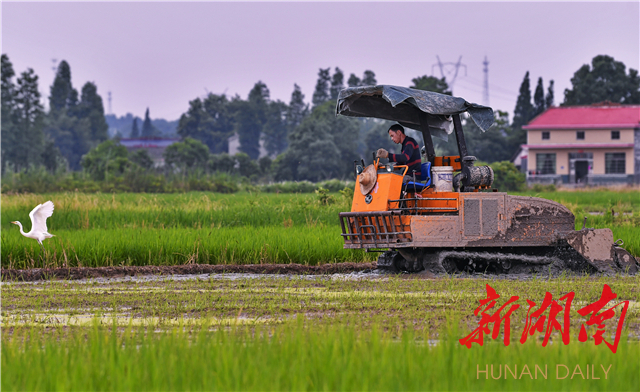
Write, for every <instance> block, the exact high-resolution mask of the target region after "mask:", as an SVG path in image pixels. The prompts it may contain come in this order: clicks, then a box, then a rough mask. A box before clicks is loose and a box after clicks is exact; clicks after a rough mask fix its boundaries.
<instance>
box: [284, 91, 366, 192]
mask: <svg viewBox="0 0 640 392" xmlns="http://www.w3.org/2000/svg"><path fill="white" fill-rule="evenodd" d="M358 128H359V125H358V121H357V119H353V118H347V117H344V116H336V115H335V106H334V104H333V102H325V103H324V104H322V105H320V106H317V107H315V108H314V109H313V110H312V111H311V114H310V115H309V116H308V117H306V118H305V119H304V120H303V121H302V123H301V124H300V126H298V127H297V128H296V129H295V130H293V131H292V132H291V133H290V134H289V149H288V150H287V152H286V153H284V154H282V155H280V156H278V157H277V158H276V160H275V161H274V163H273V164H274V170H275V175H276V179H278V180H281V179H293V180H309V181H321V180H326V179H330V178H345V177H347V176H349V175H350V174H351V171H352V169H353V160H354V159H357V158H358V156H357V152H356V140H357V139H358Z"/></svg>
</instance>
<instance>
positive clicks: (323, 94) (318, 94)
mask: <svg viewBox="0 0 640 392" xmlns="http://www.w3.org/2000/svg"><path fill="white" fill-rule="evenodd" d="M330 70H331V68H325V69H322V68H320V70H319V71H318V80H317V81H316V88H315V90H314V92H313V98H312V99H311V102H312V103H313V107H314V108H315V107H316V106H319V105H322V104H323V103H325V102H327V101H328V100H329V99H330V98H331V95H330V92H329V83H330V81H331V76H330V75H329V71H330Z"/></svg>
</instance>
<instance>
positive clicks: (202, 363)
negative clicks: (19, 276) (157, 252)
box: [1, 276, 640, 391]
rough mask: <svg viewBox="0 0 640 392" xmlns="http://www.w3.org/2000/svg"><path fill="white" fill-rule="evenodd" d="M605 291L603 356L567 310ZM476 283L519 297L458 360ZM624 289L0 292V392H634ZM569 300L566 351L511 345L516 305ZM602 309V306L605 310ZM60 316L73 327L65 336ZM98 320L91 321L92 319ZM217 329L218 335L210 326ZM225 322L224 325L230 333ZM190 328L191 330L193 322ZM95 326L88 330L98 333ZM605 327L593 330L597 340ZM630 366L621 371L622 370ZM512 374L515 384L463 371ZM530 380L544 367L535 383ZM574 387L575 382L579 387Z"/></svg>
mask: <svg viewBox="0 0 640 392" xmlns="http://www.w3.org/2000/svg"><path fill="white" fill-rule="evenodd" d="M605 283H607V284H609V285H610V286H611V287H612V289H613V291H614V292H616V293H617V294H618V296H619V297H618V299H617V300H629V301H631V302H632V303H635V306H632V307H631V308H630V309H629V312H628V314H627V318H626V319H625V331H624V333H623V340H622V342H621V343H620V345H619V347H618V352H617V353H616V354H612V353H611V351H609V350H608V349H607V348H606V347H604V345H601V346H595V345H594V344H593V341H589V342H587V343H584V344H582V343H579V342H578V341H577V332H578V330H579V326H580V324H581V323H583V322H585V321H586V318H584V317H581V316H579V315H578V314H577V312H576V311H577V309H578V308H579V307H581V306H584V305H585V304H587V303H591V302H594V301H596V300H597V299H599V297H600V293H601V291H602V287H603V285H604V284H605ZM486 284H490V285H491V286H492V287H493V288H495V289H496V291H497V292H498V293H499V294H500V295H501V298H500V300H499V304H501V303H503V302H504V300H505V299H506V298H509V297H510V296H511V295H518V296H520V300H519V302H518V303H519V304H520V305H521V308H520V309H518V310H517V311H516V312H514V314H513V316H512V327H511V328H512V342H511V344H510V345H509V346H507V347H505V346H504V345H503V344H502V341H501V339H500V338H499V339H498V340H496V341H493V340H491V339H488V341H486V342H485V345H484V346H482V347H480V346H477V345H475V346H473V347H472V348H471V349H467V348H466V347H463V346H461V345H460V343H459V342H458V339H460V338H462V337H464V336H466V335H467V334H469V333H470V332H471V330H472V329H473V328H475V326H477V322H478V321H479V317H475V316H473V310H474V309H475V308H476V307H477V305H478V300H479V299H481V298H484V294H485V285H486ZM639 288H640V284H639V282H638V277H617V278H614V277H597V278H594V277H582V278H563V277H561V278H557V279H535V278H534V279H532V280H529V281H526V282H522V281H510V280H505V279H491V280H489V279H405V278H401V277H396V276H392V277H387V276H382V277H379V278H376V279H363V280H346V279H331V278H326V277H325V278H313V279H304V278H268V277H265V278H258V279H248V278H240V279H194V280H187V281H173V280H168V281H127V282H115V283H113V282H111V283H109V282H100V281H94V282H93V283H80V282H47V283H44V284H37V285H34V284H3V286H2V298H3V307H2V312H3V314H2V320H3V325H2V342H3V344H2V358H1V361H2V363H1V365H2V369H3V377H2V385H1V386H2V389H3V390H7V391H10V390H53V389H57V390H514V389H516V390H617V391H623V390H636V389H637V385H638V381H640V380H639V377H640V372H638V370H639V369H638V362H637V361H635V360H634V359H633V358H635V355H636V354H637V352H638V348H639V347H638V337H640V333H639V332H640V331H639V326H640V322H639V316H640V314H639V313H640V312H639V311H640V309H639V308H638V307H637V303H638V302H639V300H640V290H639ZM547 291H549V292H550V293H552V294H553V296H554V298H557V297H559V296H561V295H563V294H565V293H566V292H568V291H574V292H575V294H576V299H575V302H574V304H575V305H574V307H573V308H572V313H571V315H572V316H571V322H572V324H571V325H572V327H571V342H570V343H569V344H568V345H567V346H565V345H563V344H560V343H559V341H558V340H557V339H558V337H557V334H554V335H553V337H552V343H551V344H550V345H548V346H547V347H541V344H540V343H541V340H540V336H539V335H540V334H538V335H536V336H534V338H532V339H530V340H528V341H527V342H526V343H525V344H520V343H519V342H517V339H518V338H519V336H520V333H521V332H522V327H523V325H524V315H525V314H526V310H525V308H524V306H526V302H525V299H531V300H533V301H536V302H538V303H539V302H540V301H541V300H542V298H543V297H544V295H545V292H547ZM617 300H616V301H617ZM64 314H67V315H70V316H72V317H71V318H73V317H76V319H80V317H81V316H82V315H86V316H88V317H87V318H86V320H87V322H86V323H85V324H80V325H79V324H75V326H74V324H72V323H69V322H68V320H69V319H71V318H69V319H65V317H63V315H64ZM96 317H102V318H96ZM149 317H155V318H156V320H157V321H156V323H154V324H153V325H144V324H140V323H138V322H136V321H138V320H141V319H144V318H149ZM221 320H227V322H226V323H222V324H221V323H220V321H221ZM233 320H235V321H236V322H232V321H233ZM194 321H197V322H196V323H194ZM101 322H102V324H100V323H101ZM610 327H611V326H610V325H607V328H610ZM630 359H631V360H630ZM505 364H508V365H509V366H510V367H511V369H513V368H514V365H518V369H519V370H518V372H517V374H518V376H519V378H518V379H513V377H512V376H511V375H508V376H507V378H506V379H505V378H504V375H505V374H506V371H505V370H504V367H502V368H501V372H502V377H501V378H500V379H499V380H493V379H491V375H490V374H489V375H488V378H489V379H488V380H487V379H484V377H485V376H484V374H480V377H479V378H478V373H477V370H478V368H480V369H481V370H483V369H485V366H491V365H494V366H495V368H494V375H497V371H498V366H500V365H505ZM557 364H564V365H566V366H568V367H569V368H570V371H574V370H575V366H576V365H580V366H581V369H582V371H583V373H584V372H586V370H585V365H587V364H589V365H591V364H595V365H596V368H597V367H598V365H601V364H602V365H604V366H605V367H608V366H609V365H611V366H612V368H611V370H610V373H609V374H608V378H607V379H604V377H603V374H602V371H599V373H598V375H599V377H601V379H600V380H591V379H589V380H586V379H584V380H583V379H582V378H580V376H575V377H574V378H573V379H571V378H570V377H567V378H566V379H562V380H558V379H556V373H555V372H556V365H557ZM524 365H527V366H528V369H530V371H531V373H532V375H536V373H535V365H538V366H539V367H540V368H541V369H544V368H545V365H547V379H544V378H543V377H542V376H541V374H538V375H537V378H536V379H531V378H530V377H529V376H528V375H527V374H526V373H524V375H522V371H523V367H524ZM585 376H586V375H585Z"/></svg>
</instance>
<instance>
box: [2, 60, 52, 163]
mask: <svg viewBox="0 0 640 392" xmlns="http://www.w3.org/2000/svg"><path fill="white" fill-rule="evenodd" d="M14 102H15V105H14V108H13V109H14V112H13V114H14V116H13V121H14V123H13V126H12V127H11V129H10V131H11V133H12V136H11V137H10V138H8V140H4V139H3V140H2V144H3V150H4V154H6V155H7V156H6V157H3V158H6V160H7V161H9V162H11V163H12V164H13V165H14V168H15V169H16V170H22V169H29V167H30V166H38V165H40V164H41V163H42V153H43V151H44V132H43V128H44V111H43V108H42V103H40V92H39V90H38V75H36V74H35V73H34V72H33V69H31V68H29V69H27V70H26V71H25V72H22V74H21V75H20V77H19V78H18V80H17V87H16V89H15V96H14ZM7 142H9V145H8V146H5V143H7ZM4 154H3V155H4Z"/></svg>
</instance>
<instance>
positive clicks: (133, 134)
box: [129, 118, 140, 139]
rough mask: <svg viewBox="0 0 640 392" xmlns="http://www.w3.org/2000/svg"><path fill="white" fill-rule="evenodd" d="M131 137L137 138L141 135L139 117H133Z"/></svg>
mask: <svg viewBox="0 0 640 392" xmlns="http://www.w3.org/2000/svg"><path fill="white" fill-rule="evenodd" d="M129 137H131V138H132V139H136V138H139V137H140V128H138V119H137V118H134V119H133V124H132V125H131V136H129Z"/></svg>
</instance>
